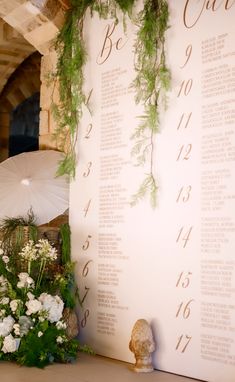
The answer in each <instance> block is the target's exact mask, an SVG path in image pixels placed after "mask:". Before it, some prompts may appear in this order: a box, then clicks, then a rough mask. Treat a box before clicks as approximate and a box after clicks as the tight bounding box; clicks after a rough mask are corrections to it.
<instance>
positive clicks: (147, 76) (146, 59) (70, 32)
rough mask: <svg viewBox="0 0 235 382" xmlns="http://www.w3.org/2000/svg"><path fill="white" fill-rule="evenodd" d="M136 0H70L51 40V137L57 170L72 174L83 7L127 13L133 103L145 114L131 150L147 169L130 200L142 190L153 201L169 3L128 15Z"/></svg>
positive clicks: (147, 2)
mask: <svg viewBox="0 0 235 382" xmlns="http://www.w3.org/2000/svg"><path fill="white" fill-rule="evenodd" d="M135 2H136V1H135V0H70V3H71V6H70V8H69V9H68V10H67V12H66V18H65V23H64V25H63V27H62V29H61V30H60V33H59V34H58V36H57V39H56V42H55V49H56V51H57V54H58V63H57V68H56V72H55V73H54V75H55V78H57V79H58V81H59V97H60V102H59V103H57V104H54V105H53V109H54V115H55V117H56V120H57V124H58V126H57V129H56V131H55V138H56V140H57V145H58V148H59V149H60V150H61V151H63V152H64V153H65V157H64V159H63V161H62V162H61V163H60V165H59V168H58V172H57V174H58V175H63V174H68V175H69V176H70V177H72V178H74V177H75V168H76V152H75V145H76V141H77V135H78V125H79V122H80V120H81V117H82V108H83V105H84V104H86V96H85V94H84V92H83V83H84V76H83V67H84V64H85V62H86V47H85V43H84V40H83V22H84V17H85V14H86V12H87V11H88V10H89V11H90V12H91V15H92V14H93V12H98V14H99V16H100V17H101V18H108V17H109V18H113V19H115V21H116V22H118V21H119V20H118V12H119V11H120V10H121V11H122V13H123V23H124V27H125V17H129V18H131V20H132V22H134V23H136V24H137V26H138V33H137V36H136V43H135V47H134V49H135V70H136V78H135V80H134V82H133V86H134V88H135V91H136V102H137V103H140V104H143V106H144V113H143V115H142V116H140V123H139V125H138V126H137V127H136V129H135V131H134V133H133V136H132V139H133V140H134V145H133V150H132V155H134V156H135V157H136V160H137V164H138V165H143V164H145V163H146V162H147V163H149V170H148V173H147V175H146V178H145V179H144V181H143V183H142V184H141V186H140V188H139V190H138V191H137V193H136V194H135V195H133V199H132V205H134V204H136V203H137V202H138V201H139V200H140V199H142V198H143V197H145V196H146V195H147V194H149V196H150V200H151V204H152V206H155V202H156V192H157V182H156V178H155V174H154V166H153V155H154V135H155V134H156V133H157V131H158V127H159V104H160V101H161V100H162V99H164V97H165V92H166V91H167V90H168V89H169V85H170V73H169V70H168V68H167V66H166V61H165V32H166V30H167V28H168V17H169V13H168V4H167V1H166V0H144V7H143V9H142V10H141V11H140V12H139V13H138V14H137V16H133V9H134V6H135Z"/></svg>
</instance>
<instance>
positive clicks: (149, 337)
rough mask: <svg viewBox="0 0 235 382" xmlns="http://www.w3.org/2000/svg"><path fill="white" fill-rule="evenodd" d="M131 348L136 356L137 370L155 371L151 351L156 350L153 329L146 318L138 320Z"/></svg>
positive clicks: (133, 331) (132, 336) (132, 334)
mask: <svg viewBox="0 0 235 382" xmlns="http://www.w3.org/2000/svg"><path fill="white" fill-rule="evenodd" d="M129 349H130V350H131V351H132V353H134V356H135V360H136V363H135V367H134V370H135V371H137V372H142V373H148V372H151V371H153V366H152V357H151V353H152V352H154V350H155V342H154V340H153V334H152V329H151V327H150V325H149V324H148V322H147V321H146V320H144V319H140V320H137V321H136V323H135V325H134V327H133V329H132V333H131V340H130V343H129Z"/></svg>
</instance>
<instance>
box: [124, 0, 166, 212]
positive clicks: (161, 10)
mask: <svg viewBox="0 0 235 382" xmlns="http://www.w3.org/2000/svg"><path fill="white" fill-rule="evenodd" d="M168 18H169V13H168V4H167V2H166V1H165V0H146V1H145V3H144V9H143V10H142V11H141V12H140V13H139V15H138V19H137V24H138V26H139V30H138V34H137V40H136V44H135V54H136V62H135V69H136V72H137V75H136V78H135V80H134V84H133V85H134V87H135V89H136V102H137V103H140V102H141V103H143V105H144V114H143V115H142V116H141V117H140V124H139V126H138V127H137V128H136V130H135V132H134V134H133V136H132V138H133V139H134V140H135V144H134V147H133V149H132V154H133V155H134V156H135V157H136V159H137V164H138V165H144V164H145V163H146V161H148V163H149V171H148V173H147V174H146V177H145V179H144V181H143V182H142V184H141V185H140V187H139V190H138V192H137V193H136V194H135V195H133V198H132V205H135V204H136V203H137V202H138V201H139V200H141V199H142V198H144V197H145V195H146V194H147V193H149V195H150V201H151V205H152V206H153V207H155V206H156V193H157V182H156V178H155V174H154V165H153V156H154V135H155V134H156V133H157V132H158V130H159V106H160V102H161V101H165V93H166V91H167V90H168V89H169V87H170V72H169V70H168V68H167V66H166V60H165V32H166V30H167V28H168Z"/></svg>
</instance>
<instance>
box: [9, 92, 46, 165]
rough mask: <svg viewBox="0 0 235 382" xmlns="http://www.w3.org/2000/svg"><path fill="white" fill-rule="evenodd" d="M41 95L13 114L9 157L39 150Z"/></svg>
mask: <svg viewBox="0 0 235 382" xmlns="http://www.w3.org/2000/svg"><path fill="white" fill-rule="evenodd" d="M39 112H40V94H39V93H35V94H34V95H32V96H31V97H29V98H28V99H26V100H25V101H23V102H22V103H21V104H19V105H18V106H17V107H16V108H15V109H14V110H13V111H12V113H11V118H10V119H11V120H10V136H9V157H11V156H14V155H17V154H20V153H23V152H27V151H35V150H38V148H39V146H38V135H39Z"/></svg>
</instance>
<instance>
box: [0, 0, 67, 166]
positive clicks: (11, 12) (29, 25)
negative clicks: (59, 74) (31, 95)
mask: <svg viewBox="0 0 235 382" xmlns="http://www.w3.org/2000/svg"><path fill="white" fill-rule="evenodd" d="M68 4H69V0H30V1H27V0H0V7H1V8H0V95H1V92H2V91H3V89H4V87H5V86H6V84H7V81H8V79H9V77H10V75H11V74H12V73H13V72H14V70H15V69H16V67H17V66H18V65H19V64H20V63H21V62H22V61H23V60H24V59H25V58H26V57H27V56H29V55H30V54H31V53H32V52H33V51H38V52H40V53H41V54H42V60H41V76H40V80H41V88H40V108H41V111H40V126H39V134H40V137H39V147H40V148H41V149H44V148H56V144H55V142H53V141H52V140H51V135H52V133H53V131H54V128H55V121H54V120H53V117H52V113H51V103H52V93H53V95H54V97H55V96H56V92H55V89H52V86H49V85H48V81H47V78H46V75H45V74H46V73H48V71H51V70H53V67H55V65H56V53H55V51H54V50H53V47H52V41H53V39H54V38H55V37H56V35H57V33H58V31H59V29H60V28H61V26H62V25H63V22H64V12H65V10H66V9H68V7H69V6H68ZM1 25H2V28H1ZM9 33H11V34H12V35H14V37H15V39H17V40H18V42H17V44H18V45H17V46H15V54H14V52H13V53H12V54H11V53H10V54H9V49H8V50H6V49H5V48H6V44H5V42H6V41H8V42H9V41H10V45H11V42H12V43H13V41H11V40H12V39H11V38H10V39H9ZM20 36H21V41H19V40H20ZM13 40H14V38H13ZM14 43H16V42H15V41H14ZM8 48H9V47H8ZM4 49H5V53H4ZM7 52H8V57H7V58H6V59H5V61H4V60H1V58H2V57H3V55H4V54H5V56H6V55H7ZM1 63H2V64H4V65H5V66H4V70H3V71H2V73H1ZM7 64H8V65H7ZM1 120H2V121H5V122H1ZM4 123H5V125H4ZM7 126H8V127H7ZM7 128H9V116H8V115H7V113H6V111H4V110H0V142H1V140H2V142H5V141H4V140H6V133H7ZM1 134H3V135H2V137H1ZM5 143H6V142H5ZM0 146H1V143H0ZM2 152H3V151H2ZM5 155H6V153H5ZM4 159H5V158H4ZM0 160H1V158H0Z"/></svg>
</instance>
